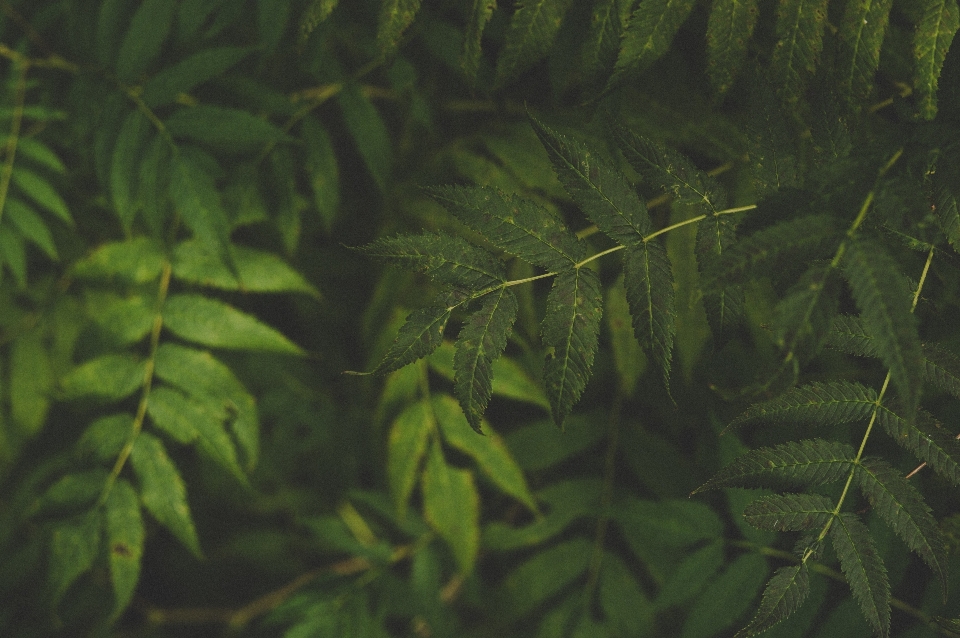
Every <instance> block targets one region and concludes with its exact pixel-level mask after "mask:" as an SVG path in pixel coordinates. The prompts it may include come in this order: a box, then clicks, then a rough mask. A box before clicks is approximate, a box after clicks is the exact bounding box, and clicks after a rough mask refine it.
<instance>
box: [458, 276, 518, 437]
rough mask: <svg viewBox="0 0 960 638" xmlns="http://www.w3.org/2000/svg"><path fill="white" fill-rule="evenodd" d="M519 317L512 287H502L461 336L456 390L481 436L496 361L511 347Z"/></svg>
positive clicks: (489, 296)
mask: <svg viewBox="0 0 960 638" xmlns="http://www.w3.org/2000/svg"><path fill="white" fill-rule="evenodd" d="M516 318H517V296H516V295H515V294H514V293H513V290H511V289H510V288H499V289H498V290H494V291H493V292H491V293H489V294H487V295H486V296H485V297H484V298H483V299H482V300H481V306H480V309H479V310H476V311H475V312H474V313H473V314H472V315H470V317H469V318H468V319H467V320H466V321H465V322H464V324H463V328H461V329H460V335H459V336H458V337H457V346H456V347H457V353H456V355H455V356H454V358H453V368H454V371H455V376H454V381H453V391H454V394H456V395H457V400H458V401H460V406H461V407H462V408H463V413H464V414H465V415H466V417H467V421H469V422H470V427H472V428H473V429H474V430H476V431H477V432H478V433H479V432H480V420H481V419H482V418H483V413H484V412H485V411H486V409H487V403H489V401H490V394H491V392H492V388H493V376H492V375H493V370H492V366H493V362H494V360H496V359H498V358H499V357H500V355H501V354H502V353H503V350H504V348H506V347H507V337H508V336H509V334H510V330H511V328H512V326H513V322H514V321H515V320H516Z"/></svg>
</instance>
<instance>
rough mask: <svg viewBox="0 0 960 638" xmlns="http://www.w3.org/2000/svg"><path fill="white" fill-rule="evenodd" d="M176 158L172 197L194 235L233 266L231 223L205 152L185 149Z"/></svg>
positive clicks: (171, 190)
mask: <svg viewBox="0 0 960 638" xmlns="http://www.w3.org/2000/svg"><path fill="white" fill-rule="evenodd" d="M186 150H187V149H183V150H181V152H180V154H179V155H178V156H177V157H176V158H175V159H174V162H173V170H172V175H171V180H170V196H171V197H172V198H173V203H174V205H175V206H176V207H177V209H178V212H179V213H180V215H181V216H182V217H183V221H184V222H186V224H187V226H188V227H189V228H190V230H192V231H193V234H194V237H196V238H197V240H198V241H200V242H201V243H202V244H203V245H204V246H206V247H207V249H208V250H210V251H214V252H216V253H217V254H219V255H220V258H221V259H222V260H223V262H224V263H225V264H228V265H229V263H230V262H229V253H228V252H227V246H228V245H229V242H230V222H229V220H228V218H227V212H226V211H225V210H224V208H223V202H222V201H221V199H220V191H219V189H218V188H217V185H216V182H215V181H214V179H213V176H211V175H210V174H209V173H208V172H207V171H206V170H205V169H204V166H203V163H202V158H203V156H202V154H200V153H188V152H184V151H186Z"/></svg>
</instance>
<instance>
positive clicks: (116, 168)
mask: <svg viewBox="0 0 960 638" xmlns="http://www.w3.org/2000/svg"><path fill="white" fill-rule="evenodd" d="M149 133H150V121H149V120H147V118H146V116H144V115H143V113H141V112H140V111H131V112H130V114H129V115H127V117H126V119H125V120H124V121H123V126H121V127H120V133H119V134H118V135H117V143H116V145H115V146H114V147H113V160H112V162H111V165H110V194H111V196H112V197H113V206H114V209H115V210H116V213H117V217H119V218H120V223H121V224H122V225H123V227H124V228H125V229H126V230H127V231H128V232H129V229H130V226H131V224H132V223H133V217H134V215H135V214H136V212H137V200H136V195H137V176H138V173H139V171H140V158H141V157H142V155H143V146H144V144H145V143H146V142H147V135H148V134H149Z"/></svg>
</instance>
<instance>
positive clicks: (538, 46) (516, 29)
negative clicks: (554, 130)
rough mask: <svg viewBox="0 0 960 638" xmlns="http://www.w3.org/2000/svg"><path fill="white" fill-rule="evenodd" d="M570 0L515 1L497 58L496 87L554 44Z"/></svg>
mask: <svg viewBox="0 0 960 638" xmlns="http://www.w3.org/2000/svg"><path fill="white" fill-rule="evenodd" d="M570 3H571V0H529V2H524V3H522V4H518V5H516V7H515V10H514V12H513V17H512V18H511V20H510V26H509V27H508V28H507V34H506V39H505V41H504V44H503V48H502V49H501V50H500V57H499V58H497V75H496V79H495V80H494V86H495V87H502V86H504V85H505V84H506V83H508V82H510V81H511V80H513V79H515V78H516V77H518V76H519V75H520V74H521V73H523V72H524V71H526V70H527V69H529V68H530V67H532V66H533V65H535V64H536V63H537V62H539V61H540V60H542V59H543V58H544V56H546V55H547V53H549V52H550V49H551V48H552V46H553V41H554V39H555V38H556V37H557V33H559V31H560V25H561V24H562V23H563V17H564V15H566V13H567V9H568V8H569V7H570Z"/></svg>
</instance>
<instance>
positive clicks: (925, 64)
mask: <svg viewBox="0 0 960 638" xmlns="http://www.w3.org/2000/svg"><path fill="white" fill-rule="evenodd" d="M919 4H921V5H922V7H921V18H920V23H919V24H917V30H916V31H915V32H914V34H913V51H914V59H915V60H916V65H917V67H916V71H915V75H914V79H913V88H914V91H916V93H917V96H918V97H919V101H920V116H921V117H923V118H925V119H928V120H932V119H933V118H934V117H935V116H936V114H937V81H938V80H939V79H940V71H941V70H942V69H943V63H944V61H945V60H946V58H947V51H949V50H950V43H951V42H953V36H954V35H956V33H957V29H960V7H958V6H957V0H921V2H920V3H919Z"/></svg>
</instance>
